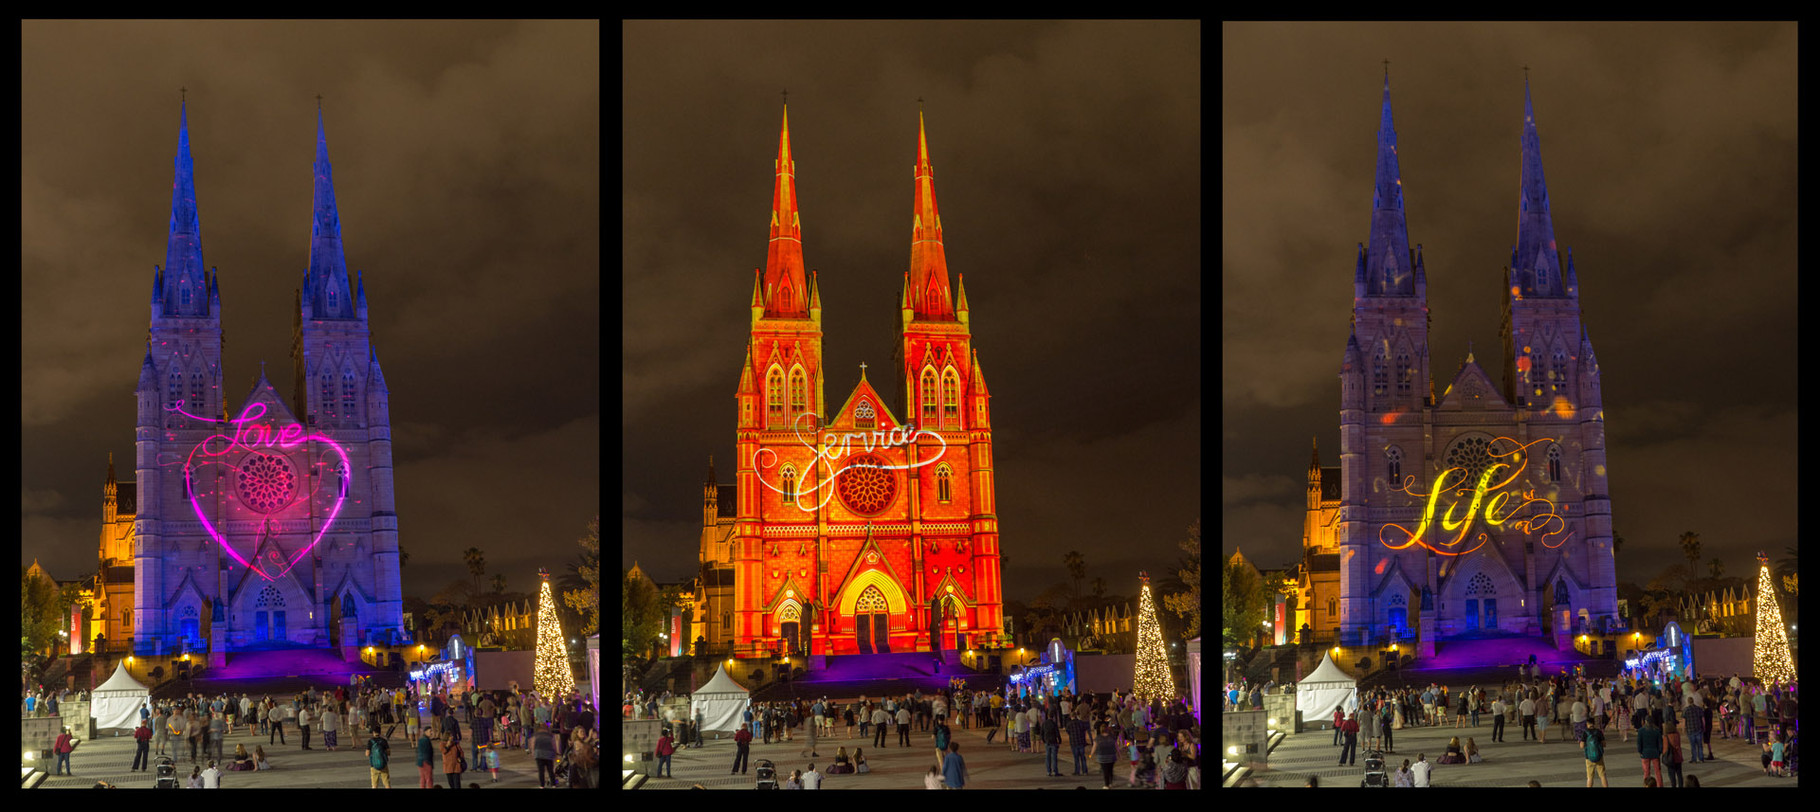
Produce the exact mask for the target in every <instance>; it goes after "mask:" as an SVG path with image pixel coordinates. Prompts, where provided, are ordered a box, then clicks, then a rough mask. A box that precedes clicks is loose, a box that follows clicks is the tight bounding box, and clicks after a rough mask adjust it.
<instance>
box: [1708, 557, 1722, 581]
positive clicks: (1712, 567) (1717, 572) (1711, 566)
mask: <svg viewBox="0 0 1820 812" xmlns="http://www.w3.org/2000/svg"><path fill="white" fill-rule="evenodd" d="M1706 568H1707V570H1709V571H1711V572H1712V574H1713V579H1714V580H1718V578H1719V576H1721V575H1724V574H1725V562H1723V561H1720V560H1719V559H1717V558H1714V559H1713V560H1712V561H1711V562H1709V563H1708V564H1707V565H1706Z"/></svg>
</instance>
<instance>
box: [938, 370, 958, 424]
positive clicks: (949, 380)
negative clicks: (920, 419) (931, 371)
mask: <svg viewBox="0 0 1820 812" xmlns="http://www.w3.org/2000/svg"><path fill="white" fill-rule="evenodd" d="M960 417H961V379H960V376H958V375H956V374H954V367H949V368H947V369H946V370H943V372H942V420H944V421H946V422H947V423H950V424H952V423H954V422H955V421H958V420H960ZM950 427H951V428H954V427H955V426H950Z"/></svg>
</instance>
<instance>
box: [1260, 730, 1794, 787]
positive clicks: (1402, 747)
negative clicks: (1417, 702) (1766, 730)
mask: <svg viewBox="0 0 1820 812" xmlns="http://www.w3.org/2000/svg"><path fill="white" fill-rule="evenodd" d="M1480 722H1481V724H1480V726H1479V727H1477V728H1474V727H1472V726H1471V725H1470V724H1468V725H1467V726H1466V727H1463V728H1455V727H1454V726H1453V724H1452V723H1451V722H1450V723H1448V724H1447V725H1445V726H1441V727H1416V728H1411V727H1405V728H1403V729H1402V730H1398V731H1395V733H1394V736H1393V743H1394V744H1395V745H1396V752H1395V753H1388V752H1387V753H1385V755H1384V762H1385V764H1384V766H1385V769H1386V770H1389V771H1390V772H1391V773H1392V774H1393V775H1394V773H1395V771H1396V770H1397V768H1399V767H1401V766H1402V765H1403V759H1409V761H1410V762H1411V763H1414V762H1415V760H1416V755H1417V754H1418V753H1425V754H1427V756H1428V762H1429V763H1430V764H1434V765H1435V766H1434V770H1433V771H1432V772H1431V773H1430V774H1429V776H1430V781H1431V783H1432V785H1433V786H1437V787H1524V786H1527V785H1528V783H1529V781H1530V780H1531V779H1534V780H1536V781H1538V782H1540V783H1541V784H1542V786H1544V787H1569V786H1572V787H1584V786H1586V767H1585V765H1586V758H1585V757H1584V756H1583V755H1581V754H1580V748H1579V745H1578V743H1577V742H1575V741H1574V740H1573V735H1572V734H1571V733H1566V734H1564V735H1557V734H1558V733H1559V732H1560V731H1561V730H1562V728H1561V727H1560V726H1558V725H1556V726H1554V727H1553V728H1551V730H1550V731H1549V733H1548V741H1547V742H1546V743H1542V742H1538V741H1536V740H1534V739H1532V740H1530V741H1527V742H1526V741H1523V728H1522V725H1508V724H1507V725H1505V727H1504V739H1505V741H1503V742H1494V741H1492V740H1491V722H1489V721H1487V720H1486V719H1485V718H1484V717H1483V716H1481V717H1480ZM1605 732H1606V750H1605V770H1606V780H1607V781H1609V782H1610V783H1611V785H1612V786H1613V787H1640V786H1643V764H1642V761H1641V760H1640V759H1638V758H1637V739H1636V736H1635V735H1632V736H1631V737H1630V741H1628V742H1626V741H1622V740H1620V739H1619V738H1618V735H1617V728H1616V727H1615V726H1612V727H1607V728H1606V729H1605ZM1454 736H1459V737H1460V743H1461V744H1462V745H1464V744H1465V743H1466V738H1467V737H1468V736H1470V737H1472V738H1473V740H1474V743H1475V744H1477V745H1478V747H1479V755H1481V756H1483V757H1484V761H1481V762H1479V763H1478V764H1439V763H1437V762H1438V761H1439V760H1440V757H1441V753H1443V752H1445V751H1446V749H1447V742H1448V740H1449V739H1451V738H1452V737H1454ZM1682 745H1683V747H1684V748H1685V747H1688V746H1689V745H1688V743H1687V739H1686V737H1685V735H1684V736H1683V737H1682ZM1360 749H1361V751H1362V750H1363V748H1362V747H1361V748H1360ZM1712 751H1713V755H1714V756H1715V757H1716V761H1709V762H1703V763H1698V764H1696V763H1694V762H1691V761H1689V762H1687V763H1684V764H1682V765H1681V774H1682V776H1683V777H1685V776H1689V775H1697V776H1699V777H1700V784H1701V786H1703V787H1792V786H1795V785H1796V784H1797V780H1798V779H1795V778H1775V777H1771V776H1766V775H1764V774H1763V767H1762V763H1761V762H1762V759H1761V753H1762V747H1761V746H1760V745H1751V744H1748V743H1746V742H1744V741H1743V740H1741V739H1718V740H1717V741H1714V742H1713V743H1712ZM1686 752H1687V754H1688V755H1690V756H1691V754H1692V751H1691V750H1688V751H1686ZM1339 756H1340V748H1339V747H1336V746H1334V744H1333V731H1332V730H1330V729H1327V728H1326V727H1325V726H1324V725H1323V726H1321V727H1319V728H1315V729H1310V730H1308V731H1306V732H1304V733H1301V734H1299V735H1294V736H1288V737H1286V738H1285V739H1284V740H1283V743H1282V744H1280V745H1278V746H1277V748H1276V749H1275V750H1273V751H1271V753H1270V769H1268V770H1260V771H1258V772H1255V773H1253V776H1254V777H1255V778H1256V780H1257V783H1258V784H1259V785H1262V786H1294V787H1300V786H1304V785H1306V784H1307V782H1308V777H1309V776H1319V777H1320V781H1321V786H1324V787H1356V786H1358V785H1359V782H1360V781H1361V780H1363V779H1364V774H1365V756H1364V753H1363V752H1361V753H1360V754H1359V757H1358V760H1357V763H1356V764H1349V765H1347V766H1344V767H1342V766H1338V765H1336V763H1335V762H1337V761H1338V760H1339ZM1664 779H1665V780H1666V775H1665V776H1664ZM1593 786H1594V787H1598V786H1599V780H1598V777H1597V776H1594V778H1593Z"/></svg>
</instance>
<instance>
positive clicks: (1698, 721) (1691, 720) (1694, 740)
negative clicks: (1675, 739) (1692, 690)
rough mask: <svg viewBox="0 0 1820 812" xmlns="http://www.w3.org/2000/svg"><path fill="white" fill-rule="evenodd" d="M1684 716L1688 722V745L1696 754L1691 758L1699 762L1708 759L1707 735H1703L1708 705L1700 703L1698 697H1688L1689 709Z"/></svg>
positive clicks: (1696, 762)
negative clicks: (1706, 754) (1706, 752)
mask: <svg viewBox="0 0 1820 812" xmlns="http://www.w3.org/2000/svg"><path fill="white" fill-rule="evenodd" d="M1683 718H1684V719H1685V720H1686V722H1687V739H1688V745H1689V748H1690V749H1691V750H1693V754H1694V757H1693V758H1692V759H1689V760H1690V761H1692V762H1694V763H1695V764H1698V763H1700V762H1702V761H1705V760H1706V756H1705V737H1704V736H1703V733H1704V732H1705V730H1704V728H1705V724H1706V723H1707V718H1706V706H1705V705H1702V704H1700V700H1699V698H1698V697H1692V696H1690V697H1688V699H1687V710H1686V711H1684V712H1683Z"/></svg>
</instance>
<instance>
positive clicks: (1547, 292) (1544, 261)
mask: <svg viewBox="0 0 1820 812" xmlns="http://www.w3.org/2000/svg"><path fill="white" fill-rule="evenodd" d="M1521 140H1522V144H1523V170H1522V191H1521V194H1519V196H1518V200H1517V204H1518V209H1517V251H1516V256H1515V257H1514V258H1513V259H1512V260H1511V262H1512V264H1511V271H1512V272H1513V273H1512V280H1511V285H1512V286H1513V287H1518V288H1520V289H1521V291H1520V294H1519V295H1520V296H1526V297H1527V296H1543V297H1555V296H1567V295H1569V292H1568V290H1567V286H1566V285H1564V284H1563V283H1562V277H1561V255H1560V252H1559V251H1557V250H1556V249H1555V224H1554V219H1553V218H1552V217H1550V216H1549V212H1548V184H1547V183H1546V182H1544V181H1543V179H1542V137H1541V136H1540V135H1537V134H1536V110H1535V106H1534V105H1533V104H1532V103H1531V101H1530V98H1529V78H1528V74H1527V73H1525V74H1524V79H1523V136H1522V139H1521Z"/></svg>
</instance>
